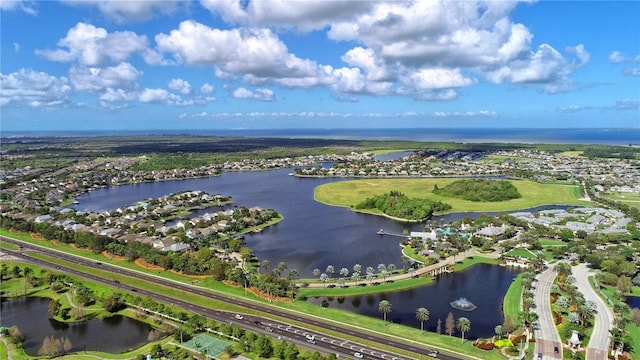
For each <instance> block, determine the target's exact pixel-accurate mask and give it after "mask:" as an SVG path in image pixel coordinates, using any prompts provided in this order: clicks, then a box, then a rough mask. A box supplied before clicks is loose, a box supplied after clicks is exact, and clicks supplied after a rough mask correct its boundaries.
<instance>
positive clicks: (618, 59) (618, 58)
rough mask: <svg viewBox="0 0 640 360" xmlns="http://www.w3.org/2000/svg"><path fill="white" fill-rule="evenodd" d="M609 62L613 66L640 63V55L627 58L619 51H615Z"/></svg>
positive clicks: (610, 55)
mask: <svg viewBox="0 0 640 360" xmlns="http://www.w3.org/2000/svg"><path fill="white" fill-rule="evenodd" d="M609 61H610V62H611V63H612V64H619V63H624V62H640V55H636V56H635V57H631V56H626V55H624V54H622V53H621V52H619V51H614V52H612V53H611V54H609Z"/></svg>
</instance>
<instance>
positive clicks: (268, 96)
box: [233, 87, 275, 101]
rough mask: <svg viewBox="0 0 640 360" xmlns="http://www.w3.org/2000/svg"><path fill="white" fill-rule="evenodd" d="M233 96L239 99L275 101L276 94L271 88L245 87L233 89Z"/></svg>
mask: <svg viewBox="0 0 640 360" xmlns="http://www.w3.org/2000/svg"><path fill="white" fill-rule="evenodd" d="M233 97H234V98H237V99H252V100H260V101H274V100H275V95H274V93H273V91H272V90H270V89H255V90H253V91H252V90H248V89H245V88H243V87H240V88H237V89H236V90H234V91H233Z"/></svg>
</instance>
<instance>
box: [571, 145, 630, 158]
mask: <svg viewBox="0 0 640 360" xmlns="http://www.w3.org/2000/svg"><path fill="white" fill-rule="evenodd" d="M582 155H583V156H586V157H588V158H590V159H593V158H604V159H611V158H615V159H638V158H639V157H640V149H638V148H634V147H628V148H624V147H620V146H600V147H589V148H586V149H584V151H583V152H582Z"/></svg>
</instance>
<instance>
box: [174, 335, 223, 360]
mask: <svg viewBox="0 0 640 360" xmlns="http://www.w3.org/2000/svg"><path fill="white" fill-rule="evenodd" d="M229 345H232V343H230V342H228V341H224V340H220V339H216V338H214V337H212V336H209V335H207V334H198V335H196V336H194V337H193V338H192V339H191V340H189V341H187V342H185V343H182V346H184V347H186V348H188V349H190V350H193V351H195V352H197V353H200V354H202V353H203V352H206V354H207V355H209V356H213V357H217V356H218V355H220V354H222V353H223V352H224V349H225V348H226V347H227V346H229Z"/></svg>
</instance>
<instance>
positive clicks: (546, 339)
mask: <svg viewBox="0 0 640 360" xmlns="http://www.w3.org/2000/svg"><path fill="white" fill-rule="evenodd" d="M555 278H556V271H555V270H554V269H553V268H551V267H548V268H547V269H546V270H545V271H543V272H541V273H540V274H539V275H538V276H537V277H536V281H535V282H534V287H535V288H534V289H533V299H534V301H535V304H536V312H537V314H538V324H539V326H538V327H537V328H536V330H534V334H535V336H536V350H535V354H542V358H543V359H545V360H546V359H556V360H562V343H561V341H560V335H558V331H557V329H556V325H555V323H554V321H553V314H552V313H551V298H550V294H551V285H553V280H554V279H555ZM556 347H557V348H558V353H555V351H554V350H555V348H556ZM535 354H534V359H535V356H537V355H535Z"/></svg>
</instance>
